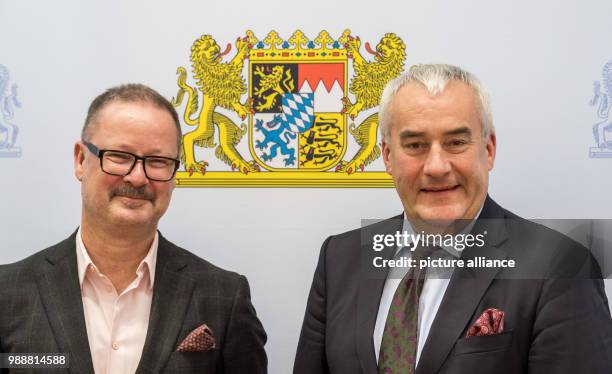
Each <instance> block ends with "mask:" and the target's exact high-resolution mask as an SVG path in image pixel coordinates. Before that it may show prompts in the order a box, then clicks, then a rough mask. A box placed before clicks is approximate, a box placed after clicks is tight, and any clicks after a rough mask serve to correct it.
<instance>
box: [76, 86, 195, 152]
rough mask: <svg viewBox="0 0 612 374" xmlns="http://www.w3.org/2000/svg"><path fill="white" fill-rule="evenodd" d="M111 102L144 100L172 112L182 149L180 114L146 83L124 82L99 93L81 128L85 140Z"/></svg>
mask: <svg viewBox="0 0 612 374" xmlns="http://www.w3.org/2000/svg"><path fill="white" fill-rule="evenodd" d="M111 102H128V103H134V102H143V103H148V104H153V105H154V106H156V107H158V108H159V109H162V110H165V111H166V112H168V114H170V116H171V117H172V121H173V122H174V126H175V127H176V131H177V139H176V141H177V148H178V149H179V151H180V149H181V141H182V138H183V136H182V133H181V123H180V122H179V118H178V114H177V113H176V110H175V109H174V106H173V105H172V103H170V102H169V101H168V99H166V98H165V97H163V96H162V95H161V94H160V93H159V92H157V91H155V90H154V89H152V88H151V87H149V86H145V85H144V84H140V83H128V84H122V85H120V86H115V87H111V88H109V89H108V90H106V91H104V92H103V93H101V94H100V95H98V96H97V97H96V98H95V99H94V100H93V101H92V102H91V105H90V106H89V110H88V111H87V118H85V124H84V125H83V129H82V130H81V138H82V139H83V140H88V139H89V138H90V137H91V134H92V132H93V128H95V122H96V118H97V116H98V113H99V112H100V111H101V110H102V108H104V107H105V106H106V105H107V104H109V103H111Z"/></svg>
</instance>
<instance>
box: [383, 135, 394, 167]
mask: <svg viewBox="0 0 612 374" xmlns="http://www.w3.org/2000/svg"><path fill="white" fill-rule="evenodd" d="M381 145H382V156H383V161H384V163H385V170H386V171H387V174H390V175H392V174H391V171H392V170H391V162H390V161H389V154H390V153H391V149H390V148H389V144H388V143H387V142H386V141H385V140H384V139H383V140H382V144H381Z"/></svg>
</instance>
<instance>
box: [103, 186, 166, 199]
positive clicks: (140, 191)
mask: <svg viewBox="0 0 612 374" xmlns="http://www.w3.org/2000/svg"><path fill="white" fill-rule="evenodd" d="M113 196H125V197H132V198H135V199H145V200H153V198H154V197H155V195H154V194H153V193H152V192H150V191H147V190H146V187H145V186H143V187H138V188H136V187H134V186H131V185H129V184H125V185H123V186H121V187H117V188H115V189H114V190H113V191H112V195H111V197H113Z"/></svg>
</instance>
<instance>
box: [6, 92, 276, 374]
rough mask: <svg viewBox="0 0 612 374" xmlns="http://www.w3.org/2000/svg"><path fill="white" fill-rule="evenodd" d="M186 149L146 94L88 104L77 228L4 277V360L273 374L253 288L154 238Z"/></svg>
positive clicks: (162, 102)
mask: <svg viewBox="0 0 612 374" xmlns="http://www.w3.org/2000/svg"><path fill="white" fill-rule="evenodd" d="M180 148H181V129H180V124H179V120H178V116H177V114H176V111H175V110H174V108H173V107H172V105H171V104H170V103H169V102H168V101H167V100H166V99H165V98H164V97H162V96H161V95H160V94H159V93H157V92H156V91H154V90H152V89H151V88H149V87H146V86H144V85H139V84H128V85H122V86H118V87H115V88H111V89H109V90H107V91H106V92H104V93H103V94H101V95H100V96H98V97H97V98H96V99H95V100H94V101H93V102H92V104H91V106H90V108H89V111H88V114H87V118H86V121H85V125H84V127H83V131H82V135H81V140H80V141H77V142H76V144H75V146H74V167H75V176H76V178H77V179H78V180H79V181H80V182H81V192H82V202H83V204H82V214H81V225H80V227H79V229H78V230H77V231H76V232H75V233H73V234H72V235H71V236H70V237H69V238H68V239H66V240H64V241H62V242H60V243H59V244H56V245H54V246H52V247H50V248H48V249H45V250H43V251H41V252H39V253H36V254H35V255H33V256H31V257H29V258H27V259H25V260H23V261H21V262H18V263H15V264H12V265H3V266H2V267H0V284H2V285H3V288H2V290H0V306H1V308H2V310H3V312H2V313H1V314H0V349H1V352H5V353H11V354H16V353H19V354H21V355H23V354H24V353H47V354H48V353H52V352H58V353H67V354H68V361H67V364H66V365H65V366H66V367H68V372H70V373H79V374H80V373H94V372H95V373H97V374H101V373H102V374H104V373H107V374H111V373H112V374H115V373H135V372H136V373H143V374H144V373H176V372H181V373H200V372H206V373H236V374H238V373H240V374H242V373H265V372H267V369H266V367H267V358H266V354H265V351H264V348H263V346H264V344H265V341H266V334H265V332H264V330H263V327H262V325H261V323H260V321H259V320H258V318H257V315H256V313H255V310H254V308H253V305H252V304H251V301H250V294H249V286H248V283H247V280H246V278H245V277H244V276H241V275H237V274H235V273H232V272H228V271H225V270H222V269H219V268H217V267H215V266H213V265H212V264H210V263H208V262H207V261H205V260H202V259H200V258H198V257H196V256H195V255H193V254H191V253H190V252H188V251H186V250H184V249H182V248H179V247H177V246H176V245H174V244H172V243H171V242H169V241H168V240H166V239H165V238H164V237H163V236H162V235H161V234H160V233H159V232H158V231H157V224H158V222H159V219H160V218H161V217H162V216H163V215H164V213H165V211H166V209H167V208H168V205H169V203H170V198H171V195H172V191H173V190H174V187H175V182H174V175H175V173H176V170H177V169H178V167H179V163H180V162H179V160H178V158H179V154H180ZM0 367H2V366H0ZM3 370H4V371H2V372H3V373H5V372H7V373H8V372H9V371H8V369H3Z"/></svg>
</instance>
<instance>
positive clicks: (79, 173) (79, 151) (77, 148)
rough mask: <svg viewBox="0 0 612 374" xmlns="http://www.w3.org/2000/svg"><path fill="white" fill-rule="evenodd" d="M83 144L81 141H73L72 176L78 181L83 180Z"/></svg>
mask: <svg viewBox="0 0 612 374" xmlns="http://www.w3.org/2000/svg"><path fill="white" fill-rule="evenodd" d="M84 149H85V146H84V145H83V143H82V142H81V141H77V142H76V143H74V176H75V177H76V179H78V180H79V181H82V180H83V163H84V162H85V153H84V152H83V150H84Z"/></svg>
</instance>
